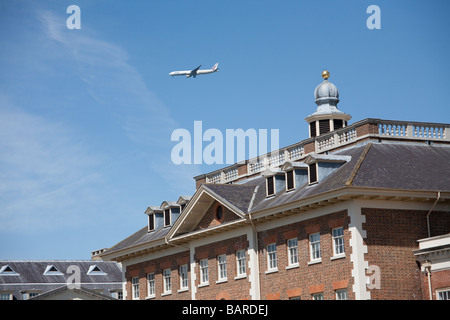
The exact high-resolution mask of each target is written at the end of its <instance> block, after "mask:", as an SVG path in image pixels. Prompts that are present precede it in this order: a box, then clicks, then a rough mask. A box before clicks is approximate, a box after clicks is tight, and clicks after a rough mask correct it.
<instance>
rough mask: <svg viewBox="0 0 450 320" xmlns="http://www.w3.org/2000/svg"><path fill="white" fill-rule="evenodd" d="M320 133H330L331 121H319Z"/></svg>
mask: <svg viewBox="0 0 450 320" xmlns="http://www.w3.org/2000/svg"><path fill="white" fill-rule="evenodd" d="M319 131H320V134H324V133H328V132H330V120H328V119H327V120H319Z"/></svg>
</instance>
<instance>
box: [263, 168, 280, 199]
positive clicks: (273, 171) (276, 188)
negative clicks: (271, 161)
mask: <svg viewBox="0 0 450 320" xmlns="http://www.w3.org/2000/svg"><path fill="white" fill-rule="evenodd" d="M284 175H285V172H284V171H282V170H280V168H268V169H266V171H264V173H263V176H264V177H266V196H267V197H271V196H274V195H275V194H277V193H278V192H280V191H281V190H283V189H284V188H285V181H284V180H285V177H284Z"/></svg>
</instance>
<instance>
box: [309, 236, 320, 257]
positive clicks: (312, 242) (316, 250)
mask: <svg viewBox="0 0 450 320" xmlns="http://www.w3.org/2000/svg"><path fill="white" fill-rule="evenodd" d="M313 238H314V239H313ZM309 251H310V262H319V261H322V252H321V249H320V232H316V233H312V234H310V235H309Z"/></svg>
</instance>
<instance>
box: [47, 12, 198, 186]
mask: <svg viewBox="0 0 450 320" xmlns="http://www.w3.org/2000/svg"><path fill="white" fill-rule="evenodd" d="M39 17H40V20H41V21H42V23H43V25H44V28H45V31H46V34H47V36H48V38H49V39H52V40H54V41H57V42H58V43H60V44H62V45H63V46H64V47H65V48H66V49H67V50H68V51H69V52H70V53H71V59H73V60H74V61H76V64H77V67H78V71H77V73H78V75H79V77H80V79H82V80H83V81H84V83H85V84H86V89H87V91H88V92H89V94H90V96H91V97H92V98H93V99H94V100H95V101H96V102H97V103H98V105H103V106H105V108H107V110H108V112H109V113H112V114H114V115H115V117H116V119H117V122H118V124H119V125H120V127H121V128H122V129H123V130H124V131H125V132H126V135H127V137H128V138H129V139H130V140H131V141H132V142H134V143H136V144H137V145H139V146H140V147H141V148H147V152H148V155H149V163H148V165H149V170H151V172H152V174H153V175H155V174H157V175H159V179H161V180H162V182H161V183H167V184H168V185H169V186H170V188H171V189H172V190H192V191H193V187H194V181H193V179H192V177H193V176H195V175H198V174H200V172H199V168H198V167H195V166H183V167H181V166H176V165H174V164H173V163H172V162H171V160H170V153H171V148H172V147H173V145H172V141H171V140H170V137H171V133H172V131H173V130H174V129H176V128H177V126H178V125H177V121H176V120H175V119H174V118H173V117H172V115H171V112H170V110H169V109H168V108H167V107H166V106H165V105H164V103H163V102H162V101H161V100H160V99H159V98H158V97H157V95H156V94H155V93H154V92H153V91H152V90H151V89H149V88H148V87H147V85H146V83H145V82H144V80H143V78H142V76H141V74H140V73H139V70H138V69H137V68H136V67H134V66H133V65H131V64H130V63H129V56H128V53H127V52H126V50H124V49H123V48H122V47H120V46H118V45H116V44H113V43H111V42H108V41H104V40H102V39H99V38H97V37H96V36H95V35H92V34H90V33H89V32H87V31H84V30H83V29H82V30H81V31H75V32H74V31H72V30H68V29H67V28H66V25H65V21H64V20H62V19H61V17H59V16H56V15H55V14H53V13H52V12H49V11H42V12H40V13H39ZM180 192H181V191H180ZM184 193H186V192H184Z"/></svg>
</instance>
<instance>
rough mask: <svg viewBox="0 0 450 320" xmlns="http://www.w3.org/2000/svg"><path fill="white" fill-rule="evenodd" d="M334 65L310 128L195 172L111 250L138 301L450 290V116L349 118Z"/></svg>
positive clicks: (418, 294)
mask: <svg viewBox="0 0 450 320" xmlns="http://www.w3.org/2000/svg"><path fill="white" fill-rule="evenodd" d="M322 76H323V77H324V81H323V82H322V83H321V84H319V86H317V88H316V90H315V98H316V100H315V102H316V104H317V105H318V107H317V110H316V112H314V113H313V114H311V115H310V116H308V117H307V118H305V120H306V121H307V123H308V125H309V133H310V138H308V139H306V140H303V141H301V142H299V143H296V144H294V145H291V146H287V147H284V148H281V149H279V150H277V151H275V152H271V153H268V154H265V155H262V156H259V157H257V158H253V159H249V160H246V161H242V162H239V163H236V164H234V165H231V166H228V167H225V168H223V169H220V170H217V171H214V172H210V173H207V174H204V175H201V176H197V177H195V178H194V179H195V180H196V190H195V192H194V194H193V195H192V196H190V197H186V196H181V197H180V198H179V199H178V201H165V202H163V203H162V204H161V205H160V206H150V207H148V209H147V210H146V212H145V213H146V215H147V216H148V223H147V225H146V226H145V227H144V228H142V229H141V230H139V231H138V232H136V233H135V234H133V235H131V236H130V237H128V238H126V239H125V240H123V241H121V242H119V243H118V244H117V245H115V246H113V247H112V248H110V249H108V250H106V251H105V252H103V253H102V254H101V257H102V258H103V259H105V260H114V261H118V262H120V263H121V265H122V270H123V272H124V279H126V282H125V283H124V288H123V291H124V298H125V299H302V300H309V299H327V300H328V299H330V300H332V299H429V296H430V294H429V292H432V297H433V299H436V298H448V297H449V295H450V277H449V274H450V271H449V251H448V250H449V244H448V238H449V233H450V160H449V159H450V125H449V124H438V123H423V122H421V123H417V122H407V121H389V120H380V119H365V120H362V121H358V122H356V123H354V124H351V125H349V124H348V121H349V120H350V119H351V117H350V115H348V114H346V113H344V112H342V111H340V110H339V109H338V108H337V104H338V102H339V93H338V90H337V88H336V87H335V86H334V85H333V84H332V83H331V82H329V81H328V76H329V74H328V73H327V72H324V73H323V75H322ZM436 237H437V238H436ZM436 239H439V241H437V240H436ZM445 239H447V242H445V241H446V240H445ZM436 241H437V244H436ZM442 241H444V244H442ZM430 243H431V244H430ZM436 257H438V258H436ZM430 261H431V262H430ZM434 280H436V281H434ZM433 281H434V282H433ZM430 283H431V285H429V284H430ZM429 287H430V288H431V289H430V290H428V288H429Z"/></svg>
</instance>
